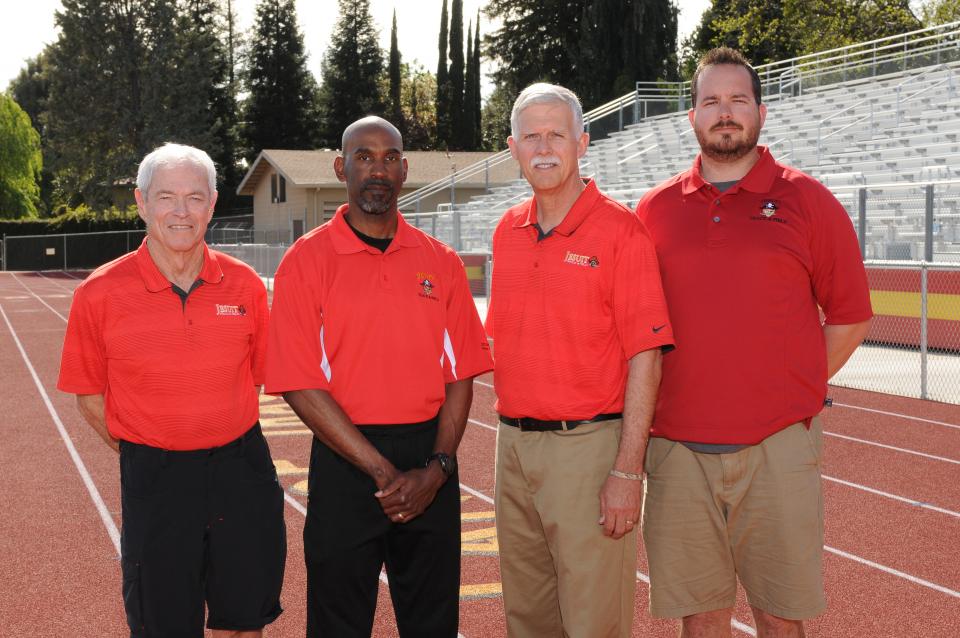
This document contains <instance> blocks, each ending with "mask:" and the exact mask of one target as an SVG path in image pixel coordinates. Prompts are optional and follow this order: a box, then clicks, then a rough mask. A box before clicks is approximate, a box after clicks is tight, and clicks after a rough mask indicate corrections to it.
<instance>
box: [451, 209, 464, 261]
mask: <svg viewBox="0 0 960 638" xmlns="http://www.w3.org/2000/svg"><path fill="white" fill-rule="evenodd" d="M450 213H451V214H452V215H453V220H452V221H453V249H454V250H455V251H457V252H460V251H461V250H463V241H462V239H461V237H460V211H459V210H457V209H456V208H451V209H450Z"/></svg>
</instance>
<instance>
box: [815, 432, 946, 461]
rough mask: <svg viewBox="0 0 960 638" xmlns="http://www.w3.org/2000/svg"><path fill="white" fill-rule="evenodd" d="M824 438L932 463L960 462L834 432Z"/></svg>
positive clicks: (826, 433) (825, 433)
mask: <svg viewBox="0 0 960 638" xmlns="http://www.w3.org/2000/svg"><path fill="white" fill-rule="evenodd" d="M823 434H824V436H832V437H836V438H838V439H844V440H847V441H854V442H855V443H863V444H864V445H872V446H874V447H882V448H884V449H885V450H893V451H895V452H903V453H904V454H912V455H914V456H922V457H923V458H925V459H933V460H934V461H943V462H944V463H953V464H955V465H960V461H958V460H957V459H948V458H947V457H945V456H937V455H935V454H927V453H926V452H917V451H916V450H908V449H905V448H902V447H896V446H893V445H887V444H885V443H877V442H876V441H867V440H866V439H858V438H856V437H853V436H847V435H845V434H836V433H835V432H824V433H823Z"/></svg>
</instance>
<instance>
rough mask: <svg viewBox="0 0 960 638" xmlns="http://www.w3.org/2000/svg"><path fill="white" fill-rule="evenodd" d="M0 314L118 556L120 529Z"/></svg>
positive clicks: (11, 329)
mask: <svg viewBox="0 0 960 638" xmlns="http://www.w3.org/2000/svg"><path fill="white" fill-rule="evenodd" d="M54 312H56V311H54ZM0 314H2V315H3V320H4V321H5V322H6V324H7V328H8V329H9V330H10V335H11V336H12V337H13V341H14V343H16V344H17V349H18V350H19V351H20V356H21V357H23V362H24V364H26V366H27V370H29V371H30V376H31V377H32V378H33V383H34V384H35V385H36V386H37V391H38V392H39V393H40V396H41V398H43V403H44V405H46V406H47V412H49V413H50V418H51V419H53V422H54V424H55V425H56V426H57V431H58V432H60V438H61V439H63V444H64V445H65V446H67V452H69V453H70V458H71V459H73V464H74V465H75V466H76V467H77V472H79V473H80V478H81V479H83V484H84V485H85V486H86V487H87V492H89V494H90V499H91V500H92V501H93V504H94V506H96V508H97V512H98V513H99V514H100V519H101V520H102V521H103V526H104V527H106V528H107V534H109V536H110V540H111V541H112V542H113V547H114V549H116V551H117V557H118V558H119V556H120V530H118V529H117V524H116V523H114V521H113V517H112V516H111V515H110V512H109V510H108V509H107V505H106V503H104V502H103V497H101V496H100V491H99V490H98V489H97V486H96V485H94V483H93V479H92V478H91V477H90V472H88V471H87V466H86V465H84V463H83V460H82V459H81V458H80V454H79V453H78V452H77V448H76V447H75V446H74V445H73V440H72V439H71V438H70V435H69V434H67V429H66V428H65V427H64V426H63V421H61V420H60V415H59V414H57V410H56V408H54V407H53V403H52V402H51V401H50V396H49V395H48V394H47V391H46V390H45V389H44V387H43V384H42V383H41V382H40V377H39V376H38V375H37V371H36V370H35V369H34V367H33V364H32V363H31V362H30V357H28V356H27V351H26V350H24V348H23V344H22V343H21V342H20V338H19V337H18V336H17V332H16V330H14V329H13V324H11V323H10V319H9V318H8V317H7V313H6V311H5V310H4V309H3V306H2V305H0ZM58 314H59V313H58Z"/></svg>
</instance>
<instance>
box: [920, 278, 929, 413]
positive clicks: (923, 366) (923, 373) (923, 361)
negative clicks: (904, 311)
mask: <svg viewBox="0 0 960 638" xmlns="http://www.w3.org/2000/svg"><path fill="white" fill-rule="evenodd" d="M927 266H929V263H928V262H926V261H924V262H921V264H920V398H921V399H927V398H929V397H928V396H927Z"/></svg>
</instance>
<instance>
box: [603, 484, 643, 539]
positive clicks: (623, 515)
mask: <svg viewBox="0 0 960 638" xmlns="http://www.w3.org/2000/svg"><path fill="white" fill-rule="evenodd" d="M642 485H643V481H632V480H630V479H624V478H619V477H616V476H608V477H607V480H606V481H604V483H603V489H601V490H600V521H599V523H600V524H601V525H603V534H604V536H609V537H611V538H614V539H618V538H623V535H624V534H627V533H629V532H631V531H632V530H633V528H634V527H635V526H636V525H637V522H638V521H639V520H640V518H639V517H640V488H641V486H642Z"/></svg>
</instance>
